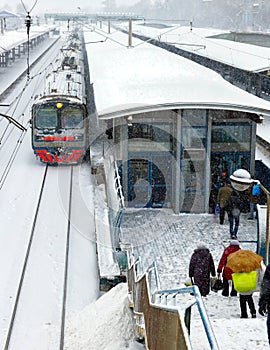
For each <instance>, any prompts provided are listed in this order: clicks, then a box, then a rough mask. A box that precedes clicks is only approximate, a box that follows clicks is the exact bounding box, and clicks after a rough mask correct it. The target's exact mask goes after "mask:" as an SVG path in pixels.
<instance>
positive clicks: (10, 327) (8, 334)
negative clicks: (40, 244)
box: [4, 166, 48, 350]
mask: <svg viewBox="0 0 270 350" xmlns="http://www.w3.org/2000/svg"><path fill="white" fill-rule="evenodd" d="M47 172H48V166H46V168H45V171H44V175H43V180H42V184H41V188H40V192H39V197H38V202H37V208H36V213H35V216H34V220H33V224H32V229H31V234H30V238H29V242H28V246H27V250H26V254H25V258H24V263H23V268H22V272H21V277H20V281H19V285H18V289H17V293H16V298H15V303H14V307H13V311H12V315H11V320H10V324H9V327H8V333H7V337H6V342H5V346H4V350H8V348H9V344H10V340H11V336H12V330H13V326H14V321H15V317H16V313H17V309H18V305H19V299H20V295H21V291H22V286H23V281H24V277H25V272H26V268H27V264H28V261H29V255H30V251H31V246H32V242H33V238H34V233H35V227H36V222H37V218H38V214H39V209H40V203H41V199H42V195H43V191H44V187H45V182H46V177H47Z"/></svg>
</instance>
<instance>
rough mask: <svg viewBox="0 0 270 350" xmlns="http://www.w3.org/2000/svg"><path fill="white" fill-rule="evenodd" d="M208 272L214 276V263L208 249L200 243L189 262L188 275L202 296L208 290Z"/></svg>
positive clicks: (205, 294) (204, 295) (207, 292)
mask: <svg viewBox="0 0 270 350" xmlns="http://www.w3.org/2000/svg"><path fill="white" fill-rule="evenodd" d="M210 274H211V275H212V276H213V277H215V276H216V271H215V264H214V260H213V257H212V254H211V253H210V251H209V249H208V248H207V247H206V246H205V245H204V244H203V243H200V244H199V245H198V247H197V249H195V250H194V253H193V254H192V256H191V259H190V262H189V277H190V278H191V281H192V283H193V284H196V285H197V286H198V288H199V290H200V293H201V295H202V296H203V297H206V296H207V295H208V294H209V292H210Z"/></svg>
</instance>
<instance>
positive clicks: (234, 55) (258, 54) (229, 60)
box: [133, 22, 270, 72]
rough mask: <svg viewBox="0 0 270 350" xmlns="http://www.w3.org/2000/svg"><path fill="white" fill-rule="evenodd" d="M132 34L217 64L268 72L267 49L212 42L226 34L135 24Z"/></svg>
mask: <svg viewBox="0 0 270 350" xmlns="http://www.w3.org/2000/svg"><path fill="white" fill-rule="evenodd" d="M133 31H134V33H137V34H141V35H145V36H148V37H151V38H155V39H159V40H160V41H163V42H166V43H171V44H172V45H175V46H176V47H179V48H181V49H183V50H185V51H189V52H194V53H196V54H198V55H201V56H203V57H208V58H211V59H213V60H216V61H218V62H222V63H225V64H228V65H230V66H233V67H237V68H241V69H244V70H247V71H251V72H262V71H265V70H268V69H270V59H269V57H270V48H269V47H262V46H257V45H251V44H246V43H239V42H236V41H231V40H225V39H217V38H211V37H212V36H215V35H219V34H226V33H227V34H228V33H229V32H228V31H223V32H222V31H221V30H214V29H206V28H194V27H193V28H192V30H190V27H187V26H179V25H178V26H176V25H172V26H169V27H167V28H163V29H162V30H161V29H159V28H156V27H152V26H150V27H149V26H146V25H142V24H140V23H137V22H136V23H134V25H133Z"/></svg>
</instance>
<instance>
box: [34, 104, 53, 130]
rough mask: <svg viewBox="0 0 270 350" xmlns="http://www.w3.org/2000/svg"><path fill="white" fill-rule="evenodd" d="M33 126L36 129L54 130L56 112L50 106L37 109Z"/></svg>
mask: <svg viewBox="0 0 270 350" xmlns="http://www.w3.org/2000/svg"><path fill="white" fill-rule="evenodd" d="M35 126H36V128H38V129H55V128H56V127H57V110H56V109H55V108H54V107H50V106H48V107H40V108H39V109H37V111H36V120H35Z"/></svg>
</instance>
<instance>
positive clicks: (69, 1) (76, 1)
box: [18, 0, 139, 13]
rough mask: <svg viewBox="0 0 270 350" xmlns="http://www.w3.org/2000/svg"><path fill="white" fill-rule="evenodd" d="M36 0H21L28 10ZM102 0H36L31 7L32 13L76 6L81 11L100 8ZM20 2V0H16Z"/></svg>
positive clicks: (132, 0)
mask: <svg viewBox="0 0 270 350" xmlns="http://www.w3.org/2000/svg"><path fill="white" fill-rule="evenodd" d="M35 1H36V0H23V3H24V5H25V7H26V8H27V10H30V9H31V8H32V7H33V5H34V4H35ZM138 1H139V0H128V1H126V0H116V4H117V5H118V6H119V5H127V4H128V5H133V4H135V3H136V2H138ZM102 2H103V0H37V4H36V5H35V7H34V9H33V13H40V12H52V11H61V12H73V11H78V7H80V8H81V11H100V10H101V9H102ZM18 3H20V1H18Z"/></svg>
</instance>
